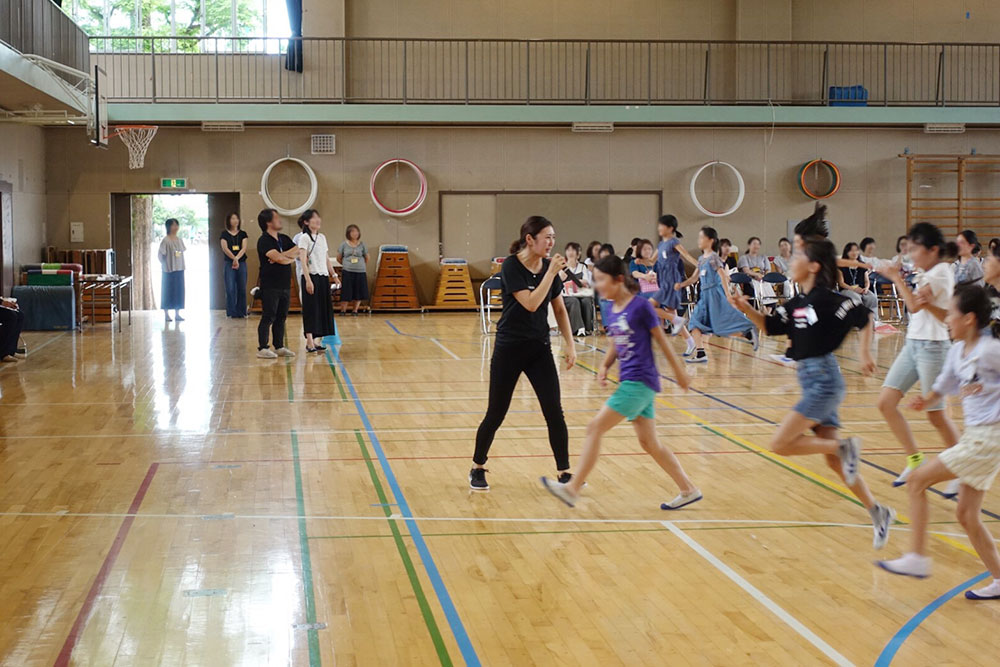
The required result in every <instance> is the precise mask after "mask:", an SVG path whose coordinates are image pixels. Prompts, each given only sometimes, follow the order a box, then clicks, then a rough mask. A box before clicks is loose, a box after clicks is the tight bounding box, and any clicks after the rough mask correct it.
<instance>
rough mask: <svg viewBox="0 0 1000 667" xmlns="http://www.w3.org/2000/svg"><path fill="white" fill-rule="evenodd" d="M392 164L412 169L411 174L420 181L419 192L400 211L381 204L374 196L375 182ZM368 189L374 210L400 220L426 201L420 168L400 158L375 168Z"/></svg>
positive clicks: (424, 181) (375, 195)
mask: <svg viewBox="0 0 1000 667" xmlns="http://www.w3.org/2000/svg"><path fill="white" fill-rule="evenodd" d="M394 164H405V165H406V166H407V167H409V168H410V169H412V170H413V172H414V173H415V174H416V175H417V178H418V179H420V192H419V193H417V198H416V199H414V200H413V201H412V202H411V203H410V205H409V206H407V207H405V208H401V209H393V208H389V207H388V206H386V205H385V204H383V203H382V202H381V200H379V198H378V195H377V194H375V181H376V180H377V179H378V176H379V174H381V173H382V170H383V169H385V168H386V167H388V166H390V165H394ZM368 189H369V191H370V193H371V196H372V203H374V204H375V208H377V209H378V210H380V211H382V212H383V213H385V214H386V215H392V216H395V217H397V218H401V217H403V216H407V215H410V214H411V213H414V212H416V210H417V209H418V208H420V207H421V206H423V204H424V201H425V200H426V199H427V177H426V176H424V172H422V171H421V170H420V167H418V166H417V165H415V164H414V163H413V162H411V161H410V160H406V159H404V158H401V157H396V158H392V159H391V160H386V161H385V162H383V163H382V164H380V165H379V166H377V167H375V171H373V172H372V178H371V182H370V183H369V188H368Z"/></svg>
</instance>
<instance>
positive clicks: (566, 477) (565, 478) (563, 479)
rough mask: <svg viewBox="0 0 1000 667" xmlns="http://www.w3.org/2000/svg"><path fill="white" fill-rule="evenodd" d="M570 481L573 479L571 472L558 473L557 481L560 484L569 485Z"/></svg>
mask: <svg viewBox="0 0 1000 667" xmlns="http://www.w3.org/2000/svg"><path fill="white" fill-rule="evenodd" d="M571 479H573V473H571V472H564V473H560V475H559V480H558V481H559V483H560V484H569V481H570V480H571Z"/></svg>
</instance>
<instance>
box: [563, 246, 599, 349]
mask: <svg viewBox="0 0 1000 667" xmlns="http://www.w3.org/2000/svg"><path fill="white" fill-rule="evenodd" d="M564 252H565V254H566V268H565V269H564V270H563V272H562V273H561V274H560V278H562V281H563V302H564V303H565V304H566V310H567V311H568V312H569V323H570V327H571V328H572V329H573V331H574V332H575V333H576V335H577V336H584V335H587V334H590V333H592V332H593V331H594V288H593V284H594V278H593V276H592V275H591V273H590V269H588V268H587V266H586V265H585V264H583V262H581V261H580V244H579V243H567V244H566V250H565V251H564ZM567 272H569V273H572V274H573V275H575V276H576V277H577V279H579V281H580V285H577V284H576V283H574V282H573V281H572V280H570V279H569V277H568V276H566V275H565V274H566V273H567Z"/></svg>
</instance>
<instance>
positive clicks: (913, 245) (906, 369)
mask: <svg viewBox="0 0 1000 667" xmlns="http://www.w3.org/2000/svg"><path fill="white" fill-rule="evenodd" d="M909 240H910V258H911V259H912V260H913V263H914V265H915V266H916V267H917V269H919V273H918V274H917V278H916V289H915V290H911V289H910V286H909V285H908V284H907V282H906V281H905V280H904V279H903V276H902V274H901V273H900V270H899V268H898V267H896V266H887V267H883V268H882V270H881V272H882V275H883V276H885V277H886V278H888V279H889V280H891V281H892V282H893V283H895V285H896V289H897V290H898V291H899V295H900V297H901V298H902V299H903V302H904V303H905V304H906V309H907V310H908V311H909V312H910V315H911V316H910V324H909V326H908V327H907V329H906V343H905V344H904V345H903V349H902V350H900V352H899V356H897V357H896V360H895V361H893V362H892V366H891V367H890V368H889V372H888V373H887V374H886V376H885V382H884V383H883V384H882V393H881V394H880V395H879V397H878V409H879V411H880V412H881V413H882V416H883V417H884V418H885V421H886V423H887V424H888V425H889V428H890V429H891V430H892V433H893V435H895V436H896V440H898V441H899V444H901V445H902V446H903V449H904V451H905V452H906V455H907V456H906V467H905V468H904V469H903V472H902V473H900V475H899V477H897V478H896V480H895V481H894V482H893V483H892V484H893V486H902V485H903V484H905V483H906V480H907V478H908V477H909V476H910V475H911V474H913V471H914V470H916V468H917V466H919V465H920V464H921V463H923V460H924V455H923V454H922V453H921V452H920V450H919V449H918V448H917V441H916V439H915V438H914V437H913V432H912V431H911V430H910V425H909V423H908V422H907V421H906V418H905V417H904V416H903V413H902V412H900V411H899V403H900V401H902V400H903V396H904V395H905V394H906V392H908V391H909V390H910V389H911V388H912V387H913V385H915V384H916V383H917V382H918V381H919V382H920V390H921V391H923V392H924V393H927V394H929V393H930V392H929V391H928V389H929V388H930V387H931V385H932V384H934V379H935V378H936V377H937V376H938V375H940V374H941V368H942V367H943V366H944V360H945V357H946V356H947V354H948V348H950V347H951V341H950V339H949V336H948V327H947V326H945V323H944V319H945V317H946V316H947V313H948V306H949V303H950V302H951V296H952V293H953V292H954V289H955V274H954V272H953V270H952V268H951V266H950V265H949V263H948V262H946V261H943V259H942V257H943V256H944V255H946V254H948V253H950V252H951V250H950V248H949V244H948V243H946V242H945V239H944V235H943V234H942V233H941V230H940V229H938V228H937V227H935V226H934V225H932V224H931V223H929V222H918V223H917V224H915V225H913V227H912V228H911V229H910V235H909ZM951 245H954V244H951ZM926 412H927V420H928V421H929V422H930V423H931V425H932V426H934V428H935V429H936V430H937V432H938V435H940V436H941V440H942V441H943V443H944V446H945V447H951V446H952V445H954V444H955V443H956V442H958V430H957V429H956V428H955V425H954V424H953V423H952V421H951V419H949V418H948V406H947V405H945V402H944V401H943V400H938V401H933V402H929V403H928V404H927V406H926ZM957 492H958V489H957V488H956V487H955V486H954V485H952V486H951V487H949V488H948V490H947V492H946V495H949V496H954V494H955V493H957Z"/></svg>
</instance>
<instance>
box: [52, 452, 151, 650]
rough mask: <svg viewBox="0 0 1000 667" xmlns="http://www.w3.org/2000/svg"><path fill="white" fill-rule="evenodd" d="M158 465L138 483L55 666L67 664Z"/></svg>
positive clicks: (147, 472)
mask: <svg viewBox="0 0 1000 667" xmlns="http://www.w3.org/2000/svg"><path fill="white" fill-rule="evenodd" d="M159 467H160V464H159V463H152V464H150V466H149V470H148V471H146V477H145V478H143V480H142V484H140V485H139V490H138V491H136V492H135V497H134V498H133V499H132V504H131V505H129V508H128V514H129V516H127V517H125V519H124V520H122V525H121V526H120V527H119V528H118V534H117V535H116V536H115V541H114V542H112V544H111V549H110V550H109V551H108V555H107V556H105V557H104V563H102V564H101V569H100V570H99V571H98V572H97V576H96V577H95V578H94V583H93V584H91V586H90V591H88V592H87V597H86V598H85V599H84V601H83V606H82V607H80V612H79V613H78V614H77V615H76V620H75V621H73V627H72V628H70V630H69V635H68V636H67V637H66V641H65V642H64V643H63V647H62V650H61V651H59V656H58V657H57V658H56V661H55V663H54V666H55V667H65V666H66V665H69V659H70V657H71V656H72V654H73V649H74V648H75V647H76V642H77V641H78V640H79V639H80V635H81V634H82V633H83V627H84V625H86V623H87V619H88V618H89V617H90V612H91V611H92V610H93V608H94V602H96V600H97V596H98V595H100V593H101V589H102V588H104V582H106V581H107V579H108V575H109V574H111V568H112V567H114V565H115V561H116V560H118V554H119V553H120V552H121V550H122V545H123V544H124V543H125V538H126V537H127V536H128V532H129V530H130V529H131V528H132V524H133V523H134V522H135V515H136V512H138V511H139V506H140V505H142V501H143V499H144V498H145V497H146V492H147V491H149V485H150V484H151V483H152V482H153V476H154V475H156V470H157V468H159Z"/></svg>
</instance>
